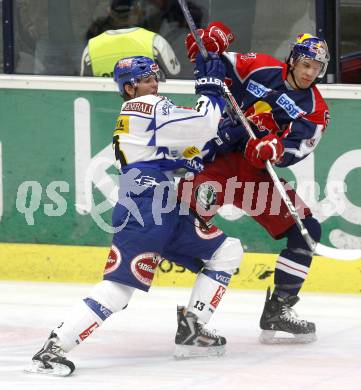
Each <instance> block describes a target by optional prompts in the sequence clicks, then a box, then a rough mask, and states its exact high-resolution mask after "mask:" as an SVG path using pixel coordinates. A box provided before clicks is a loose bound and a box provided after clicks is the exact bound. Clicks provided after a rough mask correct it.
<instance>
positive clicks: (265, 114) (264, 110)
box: [245, 100, 280, 132]
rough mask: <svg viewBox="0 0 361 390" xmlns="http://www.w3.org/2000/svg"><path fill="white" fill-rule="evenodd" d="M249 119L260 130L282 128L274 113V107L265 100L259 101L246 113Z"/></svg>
mask: <svg viewBox="0 0 361 390" xmlns="http://www.w3.org/2000/svg"><path fill="white" fill-rule="evenodd" d="M245 115H246V117H247V119H248V120H249V121H251V122H252V123H253V124H254V125H256V126H257V128H258V130H260V131H271V132H277V131H279V130H280V128H279V126H278V124H277V122H276V120H275V118H274V116H273V113H272V107H271V106H270V105H269V104H268V103H267V102H264V101H262V100H261V101H258V102H256V103H255V104H254V105H253V106H251V107H250V108H249V109H248V110H247V111H246V113H245Z"/></svg>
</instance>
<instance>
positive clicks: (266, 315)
mask: <svg viewBox="0 0 361 390" xmlns="http://www.w3.org/2000/svg"><path fill="white" fill-rule="evenodd" d="M270 295H271V290H270V288H268V290H267V296H266V302H265V306H264V309H263V313H262V316H261V320H260V327H261V329H263V330H262V333H261V335H260V337H259V340H260V342H261V343H263V344H295V343H311V342H313V341H316V326H315V324H314V323H313V322H307V321H305V320H300V319H298V318H297V314H296V312H295V311H294V310H293V309H292V306H294V305H295V304H296V303H297V302H298V301H299V298H298V297H297V296H290V297H287V298H281V297H276V296H272V298H270ZM279 332H282V333H281V334H280V333H279Z"/></svg>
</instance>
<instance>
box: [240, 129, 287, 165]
mask: <svg viewBox="0 0 361 390" xmlns="http://www.w3.org/2000/svg"><path fill="white" fill-rule="evenodd" d="M283 152H284V146H283V144H282V141H281V140H280V139H279V138H278V137H277V136H275V135H274V134H268V135H266V136H265V137H263V138H260V139H250V140H249V141H248V142H247V145H246V149H245V151H244V156H245V158H246V159H247V160H248V161H249V162H250V163H251V164H252V165H253V166H255V167H257V168H260V169H262V168H264V167H265V166H266V164H265V161H266V160H270V162H271V163H272V164H275V163H277V162H278V161H279V160H280V159H281V157H282V155H283Z"/></svg>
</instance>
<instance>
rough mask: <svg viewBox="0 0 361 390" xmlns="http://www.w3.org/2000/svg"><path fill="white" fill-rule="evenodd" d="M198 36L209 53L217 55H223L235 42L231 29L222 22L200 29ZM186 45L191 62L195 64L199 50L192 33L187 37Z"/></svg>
mask: <svg viewBox="0 0 361 390" xmlns="http://www.w3.org/2000/svg"><path fill="white" fill-rule="evenodd" d="M198 34H199V35H200V37H201V39H202V42H203V44H204V47H205V48H206V49H207V51H211V52H213V53H217V54H222V53H223V52H224V51H225V50H226V49H227V48H228V46H229V45H230V44H231V43H232V42H233V41H234V35H233V33H232V31H231V29H230V28H229V27H227V26H225V25H224V24H223V23H221V22H212V23H210V24H209V25H208V27H207V28H206V29H203V28H201V29H199V30H198ZM185 45H186V49H187V55H188V58H189V59H190V61H191V62H194V61H195V59H196V56H197V54H198V53H199V49H198V45H197V43H196V41H195V40H194V38H193V35H192V34H191V33H189V34H188V35H187V37H186V40H185Z"/></svg>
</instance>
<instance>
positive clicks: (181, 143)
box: [113, 95, 224, 170]
mask: <svg viewBox="0 0 361 390" xmlns="http://www.w3.org/2000/svg"><path fill="white" fill-rule="evenodd" d="M223 108H224V101H223V99H222V98H217V97H213V96H212V97H208V96H201V97H200V98H199V99H198V101H197V104H196V106H195V108H188V107H181V106H176V105H174V104H173V103H172V102H171V101H170V100H168V99H167V98H166V97H164V96H155V95H147V96H142V97H138V98H135V99H132V100H129V101H127V102H124V104H123V105H122V108H121V111H120V115H119V117H118V119H117V123H116V127H115V130H114V137H113V146H114V149H115V155H116V158H117V160H119V161H120V163H121V165H122V167H125V166H127V165H129V164H132V165H134V164H136V163H140V162H151V161H152V162H153V164H152V165H153V166H154V165H155V166H157V167H158V168H160V169H161V170H174V169H177V168H180V167H182V166H183V165H182V164H184V162H185V160H192V159H194V158H201V151H202V148H203V147H204V145H205V144H206V142H207V141H209V140H210V139H212V138H214V137H216V135H217V128H218V122H219V120H220V118H221V114H222V110H223Z"/></svg>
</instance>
